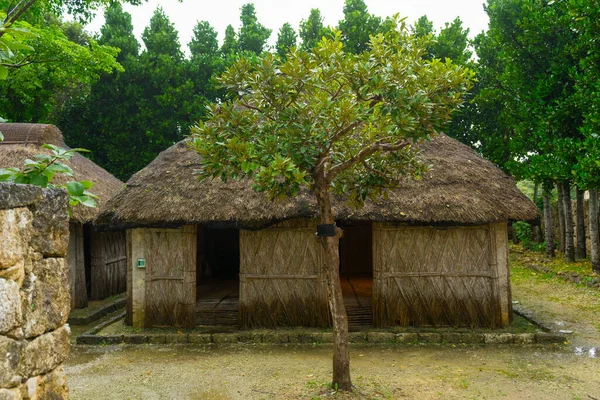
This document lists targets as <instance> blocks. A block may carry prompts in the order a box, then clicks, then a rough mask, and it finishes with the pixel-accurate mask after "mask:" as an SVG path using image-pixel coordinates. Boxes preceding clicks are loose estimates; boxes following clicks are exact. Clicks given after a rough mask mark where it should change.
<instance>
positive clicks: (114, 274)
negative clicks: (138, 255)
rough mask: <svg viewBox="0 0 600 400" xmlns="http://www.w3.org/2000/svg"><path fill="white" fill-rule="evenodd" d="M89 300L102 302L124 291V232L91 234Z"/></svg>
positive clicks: (125, 267)
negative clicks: (90, 289)
mask: <svg viewBox="0 0 600 400" xmlns="http://www.w3.org/2000/svg"><path fill="white" fill-rule="evenodd" d="M90 239H91V246H90V247H91V284H92V285H91V286H92V291H91V297H90V299H91V300H102V299H105V298H107V297H110V296H114V295H116V294H119V293H123V292H124V291H125V290H126V280H127V250H126V240H125V232H92V234H91V236H90Z"/></svg>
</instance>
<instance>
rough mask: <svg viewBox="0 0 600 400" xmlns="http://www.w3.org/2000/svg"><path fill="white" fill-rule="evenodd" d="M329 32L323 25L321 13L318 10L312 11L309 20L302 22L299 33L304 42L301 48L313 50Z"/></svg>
mask: <svg viewBox="0 0 600 400" xmlns="http://www.w3.org/2000/svg"><path fill="white" fill-rule="evenodd" d="M328 31H329V30H328V29H327V28H326V27H325V25H323V17H322V16H321V11H319V9H318V8H313V9H311V10H310V15H309V16H308V18H307V19H303V20H301V21H300V31H299V33H300V39H301V40H302V43H301V44H300V48H301V49H302V50H306V51H308V50H311V49H312V48H313V47H315V46H316V45H317V43H319V40H321V38H322V37H323V36H326V35H327V33H328Z"/></svg>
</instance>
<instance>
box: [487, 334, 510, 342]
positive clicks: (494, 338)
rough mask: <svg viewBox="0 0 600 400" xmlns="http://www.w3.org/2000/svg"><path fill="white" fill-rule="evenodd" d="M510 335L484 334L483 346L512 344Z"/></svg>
mask: <svg viewBox="0 0 600 400" xmlns="http://www.w3.org/2000/svg"><path fill="white" fill-rule="evenodd" d="M513 336H514V335H513V334H512V333H484V334H483V337H484V340H485V344H509V343H513V341H514V340H513V339H514V337H513Z"/></svg>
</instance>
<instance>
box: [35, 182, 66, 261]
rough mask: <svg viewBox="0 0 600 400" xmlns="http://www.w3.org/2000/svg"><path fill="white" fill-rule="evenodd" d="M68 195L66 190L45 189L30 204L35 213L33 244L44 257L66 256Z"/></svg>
mask: <svg viewBox="0 0 600 400" xmlns="http://www.w3.org/2000/svg"><path fill="white" fill-rule="evenodd" d="M67 202H68V196H67V192H65V191H64V190H44V192H43V199H42V200H41V201H40V202H38V203H35V204H34V205H32V206H30V209H31V211H32V213H33V222H32V227H33V234H32V237H31V242H30V243H31V246H32V247H33V249H34V251H36V252H39V253H42V254H43V255H44V257H64V256H66V254H67V249H68V246H69V213H68V209H67Z"/></svg>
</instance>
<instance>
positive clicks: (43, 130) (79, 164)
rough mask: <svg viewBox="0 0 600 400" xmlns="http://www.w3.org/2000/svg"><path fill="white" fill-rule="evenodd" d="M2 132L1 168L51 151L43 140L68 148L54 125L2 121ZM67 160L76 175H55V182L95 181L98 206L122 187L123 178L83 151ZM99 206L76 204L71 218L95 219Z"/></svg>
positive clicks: (94, 189)
mask: <svg viewBox="0 0 600 400" xmlns="http://www.w3.org/2000/svg"><path fill="white" fill-rule="evenodd" d="M0 132H2V134H3V135H4V141H1V142H0V168H7V167H18V168H21V167H23V161H25V160H26V159H28V158H29V159H32V158H33V156H35V155H36V154H40V153H47V154H49V153H50V151H49V150H47V149H44V148H42V147H41V145H42V144H53V145H55V146H59V147H63V148H69V147H68V146H67V145H65V142H64V140H63V136H62V133H61V132H60V130H59V129H58V128H57V127H56V126H54V125H47V124H5V123H1V124H0ZM65 164H67V165H68V166H69V167H71V169H73V172H74V174H75V177H73V178H68V179H67V178H65V177H63V176H56V178H55V182H56V183H59V184H60V183H65V182H66V181H67V180H77V181H81V180H89V181H92V183H93V184H94V186H93V187H92V189H90V191H91V192H92V193H94V194H96V195H97V196H99V198H100V200H99V206H100V205H102V204H103V203H104V202H106V201H107V200H108V199H109V198H111V197H112V196H113V195H115V194H116V193H117V192H118V191H119V190H120V189H121V188H122V187H123V182H121V181H120V180H118V179H117V178H115V177H114V176H112V175H111V174H110V173H109V172H108V171H106V170H104V169H103V168H102V167H100V166H98V165H96V164H94V163H93V162H92V161H90V160H88V159H87V158H85V157H83V156H81V155H80V154H75V155H74V156H73V157H72V158H71V159H70V160H69V161H67V162H65ZM98 210H99V208H90V207H85V206H82V205H78V206H76V207H74V208H73V215H72V217H71V220H72V221H75V222H79V223H82V224H84V223H88V222H92V220H93V219H94V218H95V217H96V215H97V214H98Z"/></svg>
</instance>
